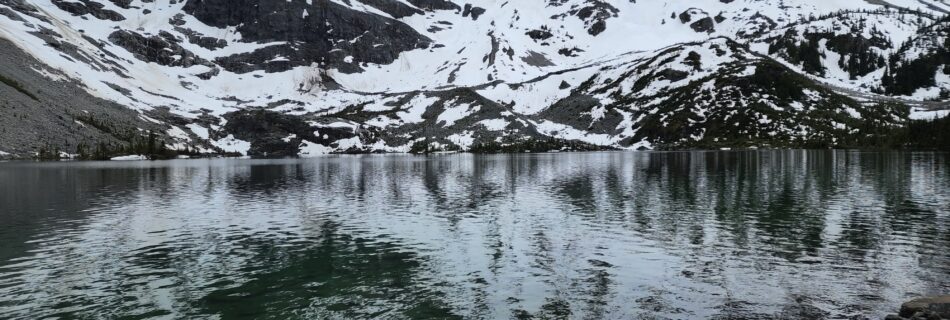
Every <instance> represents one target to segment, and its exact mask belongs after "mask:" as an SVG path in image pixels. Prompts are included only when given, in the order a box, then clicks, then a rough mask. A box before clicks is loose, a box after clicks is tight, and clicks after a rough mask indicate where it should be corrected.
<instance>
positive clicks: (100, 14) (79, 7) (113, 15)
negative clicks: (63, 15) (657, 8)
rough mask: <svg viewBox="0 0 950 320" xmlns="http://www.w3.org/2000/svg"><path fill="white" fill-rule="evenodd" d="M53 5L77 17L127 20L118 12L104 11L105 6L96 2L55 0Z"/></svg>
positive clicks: (87, 0)
mask: <svg viewBox="0 0 950 320" xmlns="http://www.w3.org/2000/svg"><path fill="white" fill-rule="evenodd" d="M53 4H55V5H56V6H57V7H59V8H60V9H62V10H64V11H66V12H69V13H72V14H73V15H77V16H81V15H86V14H89V15H92V16H93V17H96V18H97V19H100V20H112V21H122V20H125V17H123V16H122V15H121V14H119V13H118V12H115V11H112V10H108V9H103V7H104V5H103V4H101V3H98V2H95V1H89V0H80V2H72V1H65V0H53Z"/></svg>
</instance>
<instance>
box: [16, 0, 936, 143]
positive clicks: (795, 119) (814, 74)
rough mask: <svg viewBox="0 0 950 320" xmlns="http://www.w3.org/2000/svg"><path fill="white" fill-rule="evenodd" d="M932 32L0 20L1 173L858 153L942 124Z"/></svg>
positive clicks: (388, 13) (410, 20)
mask: <svg viewBox="0 0 950 320" xmlns="http://www.w3.org/2000/svg"><path fill="white" fill-rule="evenodd" d="M948 12H950V3H948V2H946V1H945V0H919V1H918V0H888V1H881V0H874V1H854V0H826V1H809V0H699V1H672V0H667V1H635V0H628V1H603V0H525V1H494V0H479V1H474V0H473V1H471V2H464V1H458V0H254V1H245V0H240V1H234V0H227V1H225V0H0V38H3V39H5V40H4V42H3V44H4V45H5V46H6V47H5V48H3V50H4V56H5V57H7V56H9V57H17V58H15V59H10V60H8V62H4V64H6V65H3V66H0V79H3V80H4V81H3V85H0V93H2V94H3V95H2V96H0V97H2V101H0V123H3V124H9V125H8V126H5V129H7V130H6V131H3V132H0V152H2V153H0V157H11V156H17V157H33V156H37V155H40V154H42V155H45V156H48V155H50V154H52V155H58V154H59V153H61V152H62V153H64V155H81V157H83V158H108V157H111V156H114V155H120V154H129V153H149V154H155V153H159V154H164V155H170V154H174V153H176V151H177V152H178V153H186V154H196V153H229V152H230V153H240V154H245V155H252V156H294V155H304V156H307V155H316V154H324V153H335V152H408V151H433V150H473V151H483V152H488V151H499V150H500V151H505V150H508V151H511V150H534V151H549V150H562V149H574V150H576V149H597V148H618V149H656V148H663V149H665V148H715V147H752V146H759V147H765V146H785V147H835V146H837V147H853V146H861V145H862V144H863V143H865V142H866V141H867V140H868V139H873V138H874V137H876V136H879V135H881V134H883V133H886V132H887V130H888V129H889V128H894V127H899V126H902V125H903V124H904V123H906V122H907V121H908V119H911V118H913V119H919V118H933V117H936V116H943V115H945V113H946V112H944V111H940V110H938V109H942V108H946V107H947V103H946V101H947V100H950V90H948V89H947V88H950V42H948V38H950V37H948V33H950V28H948V26H950V18H947V13H948ZM27 93H28V94H27ZM70 97H75V98H73V99H70ZM14 110H15V111H14ZM90 114H95V115H90ZM17 119H26V120H25V121H20V120H17ZM26 132H33V133H31V134H26ZM51 132H66V133H68V135H67V136H68V138H66V139H57V138H56V136H62V135H61V134H56V135H53V134H51Z"/></svg>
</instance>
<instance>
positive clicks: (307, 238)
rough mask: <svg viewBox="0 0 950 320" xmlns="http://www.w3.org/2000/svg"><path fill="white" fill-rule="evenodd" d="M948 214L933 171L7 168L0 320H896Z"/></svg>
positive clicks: (665, 164) (738, 164) (945, 258)
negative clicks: (886, 319)
mask: <svg viewBox="0 0 950 320" xmlns="http://www.w3.org/2000/svg"><path fill="white" fill-rule="evenodd" d="M948 212H950V171H948V157H947V155H945V154H940V153H899V152H885V153H874V152H848V151H748V152H676V153H621V152H612V153H572V154H524V155H490V156H489V155H484V156H483V155H466V154H459V155H446V156H433V157H421V156H338V157H326V158H317V159H302V160H180V161H169V162H128V163H115V162H111V163H92V162H90V163H3V164H0V221H2V222H0V315H3V317H10V318H14V319H38V318H44V317H58V318H124V319H141V318H189V319H202V318H221V319H324V318H338V319H353V318H360V319H378V318H386V319H390V318H395V319H401V318H406V319H430V318H431V319H444V318H476V319H482V318H484V319H497V318H527V319H530V318H572V319H573V318H593V319H596V318H610V319H618V318H632V317H641V318H642V317H646V318H650V317H657V318H750V317H758V318H822V317H824V318H839V317H848V316H852V315H867V316H871V317H883V315H884V314H885V313H888V312H891V311H892V310H893V309H895V308H896V307H897V306H899V304H900V303H901V302H903V301H904V300H906V299H908V298H909V297H912V296H915V295H919V294H937V293H948V292H950V213H948Z"/></svg>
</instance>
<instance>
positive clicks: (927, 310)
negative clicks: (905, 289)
mask: <svg viewBox="0 0 950 320" xmlns="http://www.w3.org/2000/svg"><path fill="white" fill-rule="evenodd" d="M891 317H892V318H895V319H900V318H904V319H915V320H916V319H921V320H924V319H926V320H930V319H950V296H938V297H923V298H917V299H914V300H911V301H908V302H907V303H904V304H903V305H901V311H900V316H899V317H894V316H891Z"/></svg>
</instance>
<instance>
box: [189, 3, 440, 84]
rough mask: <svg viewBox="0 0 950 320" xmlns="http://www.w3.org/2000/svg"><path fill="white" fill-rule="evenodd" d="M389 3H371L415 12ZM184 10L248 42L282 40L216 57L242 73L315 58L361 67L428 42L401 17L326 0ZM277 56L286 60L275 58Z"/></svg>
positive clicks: (193, 5) (336, 65) (191, 5)
mask: <svg viewBox="0 0 950 320" xmlns="http://www.w3.org/2000/svg"><path fill="white" fill-rule="evenodd" d="M388 2H389V1H372V2H371V3H375V4H376V5H379V6H382V7H385V8H387V10H390V11H392V12H394V13H395V14H396V15H404V14H410V13H412V12H414V11H411V10H410V11H406V10H407V8H408V7H406V8H403V7H400V6H398V5H394V4H392V5H391V6H389V5H386V3H388ZM430 4H431V6H436V7H440V6H446V5H445V4H439V2H431V3H430ZM384 5H385V6H384ZM387 6H389V7H387ZM409 9H411V8H409ZM184 10H185V12H187V13H189V14H191V15H193V16H195V18H197V19H198V20H200V21H202V22H204V23H206V24H208V25H211V26H215V27H227V26H236V27H237V30H238V32H240V33H241V35H242V36H243V37H244V39H247V40H248V41H255V42H259V43H265V42H283V44H279V45H274V46H270V47H267V48H264V49H260V50H257V51H255V52H252V53H246V54H240V55H234V56H229V57H224V58H220V59H218V60H217V62H218V63H219V64H221V65H222V66H223V67H224V68H225V69H227V70H230V71H234V72H240V73H244V72H250V71H254V70H266V71H269V72H270V71H273V72H278V71H286V70H288V69H290V68H293V67H296V66H306V65H311V64H313V63H318V64H322V65H324V66H326V67H327V68H339V69H340V70H341V71H342V72H359V71H362V68H360V66H359V64H360V63H379V64H389V63H392V62H393V61H395V59H396V58H397V57H398V56H399V54H400V53H401V52H404V51H408V50H413V49H420V48H426V47H428V46H429V45H430V44H431V42H432V41H431V40H429V39H428V38H426V37H425V36H423V35H421V34H419V33H417V32H416V31H415V30H413V29H412V28H411V27H409V26H407V25H405V24H404V23H402V22H400V21H397V20H394V19H390V18H386V17H382V16H379V15H375V14H368V13H364V12H360V11H357V10H352V9H351V8H348V7H345V6H342V5H340V4H337V3H334V2H331V1H329V0H314V1H313V4H312V5H309V4H307V1H305V0H292V1H287V0H188V2H187V3H186V4H185V6H184ZM349 56H352V58H349ZM277 57H283V58H285V59H280V61H274V59H275V58H277Z"/></svg>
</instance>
